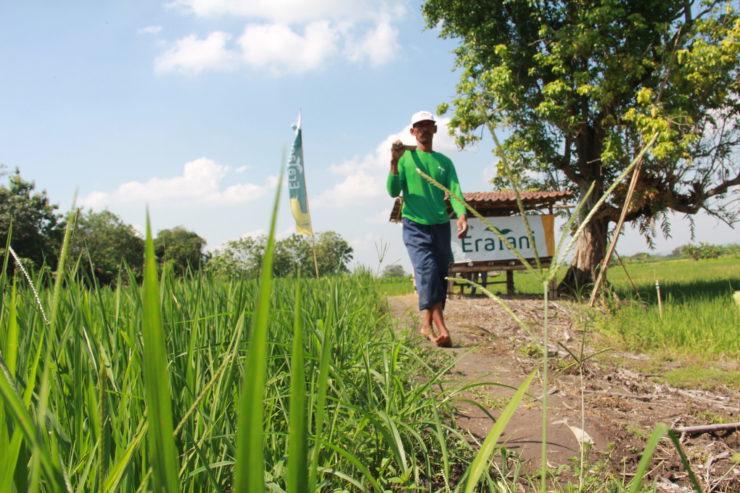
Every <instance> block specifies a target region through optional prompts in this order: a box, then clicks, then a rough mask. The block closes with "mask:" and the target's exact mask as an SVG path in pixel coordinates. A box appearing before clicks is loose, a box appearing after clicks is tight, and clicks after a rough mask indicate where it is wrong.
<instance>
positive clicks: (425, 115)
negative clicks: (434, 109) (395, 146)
mask: <svg viewBox="0 0 740 493" xmlns="http://www.w3.org/2000/svg"><path fill="white" fill-rule="evenodd" d="M424 121H433V122H436V121H437V120H436V119H435V118H434V115H433V114H431V113H429V112H428V111H417V112H416V113H414V115H413V116H412V117H411V126H412V127H413V126H414V125H416V124H417V123H419V122H424Z"/></svg>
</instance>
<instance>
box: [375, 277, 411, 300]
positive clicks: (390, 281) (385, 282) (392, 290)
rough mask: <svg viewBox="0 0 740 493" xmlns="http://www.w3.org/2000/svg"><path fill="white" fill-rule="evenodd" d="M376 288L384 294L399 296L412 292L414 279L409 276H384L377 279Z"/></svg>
mask: <svg viewBox="0 0 740 493" xmlns="http://www.w3.org/2000/svg"><path fill="white" fill-rule="evenodd" d="M378 288H379V289H380V292H381V293H382V294H383V295H385V296H399V295H402V294H410V293H413V292H414V280H413V278H412V277H411V276H399V277H384V278H381V279H378Z"/></svg>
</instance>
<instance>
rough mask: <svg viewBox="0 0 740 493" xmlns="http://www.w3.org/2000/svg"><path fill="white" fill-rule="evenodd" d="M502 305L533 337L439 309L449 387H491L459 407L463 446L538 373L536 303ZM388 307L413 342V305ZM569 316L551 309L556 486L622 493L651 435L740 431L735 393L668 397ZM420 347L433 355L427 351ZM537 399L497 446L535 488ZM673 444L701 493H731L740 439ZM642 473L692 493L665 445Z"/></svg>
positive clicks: (558, 306) (728, 436)
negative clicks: (661, 429) (449, 361)
mask: <svg viewBox="0 0 740 493" xmlns="http://www.w3.org/2000/svg"><path fill="white" fill-rule="evenodd" d="M506 304H507V305H508V306H509V307H510V309H511V311H512V312H513V313H514V314H515V315H516V316H517V317H518V318H519V319H520V320H522V321H523V322H524V323H525V324H527V325H528V326H530V327H531V328H532V329H531V330H530V332H531V333H528V331H527V330H525V329H523V328H522V327H521V326H520V325H519V324H518V323H517V322H516V321H515V320H514V319H513V317H512V316H511V315H510V314H509V313H507V311H506V310H505V309H504V308H503V307H502V306H501V305H500V304H498V303H497V302H495V301H494V300H491V299H488V298H480V297H464V298H457V299H448V301H447V305H446V309H445V320H446V322H447V325H448V328H449V329H450V333H451V335H452V339H453V347H452V348H446V349H441V348H440V349H439V351H444V352H445V353H447V354H449V355H450V356H451V357H452V358H454V359H456V360H457V363H456V364H455V366H454V368H453V370H451V374H450V377H451V379H452V380H454V381H455V383H451V384H449V385H459V384H470V383H476V382H480V383H483V382H489V383H495V384H499V385H484V386H477V387H475V388H473V389H471V390H468V391H466V392H463V393H462V394H461V395H460V400H458V401H457V404H456V422H457V427H458V428H460V429H462V430H463V431H465V432H467V435H468V436H469V437H470V441H471V442H479V443H480V442H482V440H483V439H484V438H485V436H486V434H487V432H488V431H489V429H490V428H491V426H492V423H493V422H492V419H491V417H490V416H489V415H488V414H487V413H490V415H491V416H493V417H494V418H495V417H496V416H498V414H499V413H500V412H501V410H502V409H503V407H504V406H505V405H506V403H507V402H508V400H509V398H510V397H511V396H512V395H513V394H514V391H515V389H516V388H517V387H518V386H519V385H521V383H522V382H523V381H524V379H525V378H526V376H527V375H529V374H530V373H531V372H532V371H534V370H536V369H538V368H540V367H541V363H542V349H541V337H542V335H541V331H542V329H541V327H542V326H543V324H542V320H543V315H544V307H543V301H542V299H535V298H532V297H528V298H525V297H514V298H512V297H509V298H507V299H506ZM389 305H390V309H391V311H392V313H393V314H394V315H395V316H396V317H397V318H398V319H399V320H400V321H401V324H399V326H400V327H402V328H406V329H409V328H410V329H411V330H414V331H415V330H416V328H417V327H418V317H417V313H418V312H417V302H416V296H415V295H405V296H396V297H392V298H389ZM578 313H579V311H578V307H577V306H576V305H574V304H572V303H568V302H565V301H550V302H549V305H548V315H549V327H550V328H549V338H550V348H549V351H548V355H549V356H550V358H549V361H550V364H549V368H550V371H549V389H550V390H549V392H548V396H547V400H548V416H547V423H548V438H547V441H548V447H547V462H548V466H549V467H550V471H551V472H552V473H553V477H554V479H555V481H557V482H559V483H560V484H561V485H564V484H576V485H577V484H579V474H578V471H579V468H580V467H581V466H582V467H583V468H584V469H583V470H584V471H587V473H586V474H585V475H584V478H585V481H586V483H584V485H583V491H599V490H602V489H606V484H607V482H608V480H610V479H616V480H618V481H619V482H621V483H624V484H626V483H627V482H629V481H630V479H631V478H632V475H633V474H634V472H635V471H636V469H637V464H638V463H639V461H640V458H641V456H642V451H643V450H644V448H645V444H646V441H647V439H648V437H649V436H650V434H651V433H652V432H653V430H654V429H655V426H656V425H657V424H658V423H665V424H666V425H668V426H670V427H673V428H674V429H675V428H681V427H688V426H698V425H706V424H712V423H717V422H723V423H737V422H738V421H740V391H738V389H733V388H727V387H723V386H715V387H714V388H713V390H711V391H710V390H700V389H690V388H674V387H671V386H669V385H667V384H665V383H663V382H661V381H660V379H657V378H655V373H646V372H644V371H641V370H640V368H646V367H650V365H646V364H645V362H646V360H647V359H649V358H650V357H649V356H646V355H641V354H630V353H615V352H613V351H607V352H600V348H603V347H604V344H603V342H602V341H598V340H596V339H595V337H596V336H595V335H594V333H592V332H584V331H583V330H581V329H580V328H579V326H578V324H577V323H576V322H577V321H578V319H579V317H578ZM418 340H419V343H420V344H424V345H426V346H429V347H430V348H432V347H434V346H433V344H432V343H431V342H429V341H428V340H426V339H423V338H419V339H418ZM582 355H585V357H584V356H582ZM577 360H580V361H581V364H579V362H578V361H577ZM652 367H653V368H654V365H653V366H652ZM726 368H727V370H728V371H733V372H738V371H740V364H738V362H737V361H731V362H728V363H726ZM653 371H654V370H653ZM540 375H541V372H540ZM542 393H543V391H542V381H541V379H539V380H538V379H537V378H536V379H535V380H534V382H533V383H532V385H531V386H530V389H529V391H528V397H527V398H525V400H524V401H523V402H522V404H521V405H520V406H519V408H518V409H517V411H516V413H515V414H514V416H513V418H512V420H511V421H510V422H509V424H508V426H507V427H506V430H505V432H504V434H503V436H502V438H501V440H500V443H503V445H504V446H505V447H506V449H507V451H508V452H509V453H510V454H511V455H513V456H514V457H516V459H515V460H514V465H515V466H516V467H518V468H519V471H520V474H521V475H524V477H526V476H527V475H530V477H533V475H534V474H535V473H536V471H537V470H538V469H539V466H540V462H541V449H542V446H541V440H542V433H541V430H542ZM470 400H474V401H475V402H477V403H478V404H479V405H480V406H481V407H483V408H484V409H485V411H484V410H483V409H481V408H479V407H477V406H475V405H473V404H472V403H471V402H469V401H470ZM681 443H682V447H683V450H684V452H685V454H686V456H687V458H688V460H689V462H690V464H691V468H692V470H693V472H694V474H695V475H696V477H697V479H698V481H699V482H700V484H701V486H702V489H703V491H705V492H708V491H716V492H740V465H739V464H737V463H736V462H733V456H735V458H734V460H735V461H736V460H737V454H738V453H739V452H740V431H734V432H733V431H721V432H714V433H698V434H691V435H689V434H683V435H682V436H681ZM582 444H583V445H584V446H583V450H582V447H581V445H582ZM507 465H508V466H509V467H511V464H507ZM649 471H650V472H649V475H648V478H649V479H650V480H651V481H653V482H654V484H655V485H656V491H658V492H683V491H693V490H694V489H693V488H692V486H691V483H690V479H689V476H688V473H687V471H686V469H685V468H684V467H683V466H682V464H681V460H680V457H679V455H678V453H677V451H676V448H675V447H674V446H673V444H672V443H671V441H670V440H669V439H668V438H664V439H662V440H661V441H660V442H659V444H658V447H657V449H656V451H655V454H654V455H653V459H652V462H651V464H650V468H649Z"/></svg>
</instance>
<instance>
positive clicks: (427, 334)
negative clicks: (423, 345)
mask: <svg viewBox="0 0 740 493" xmlns="http://www.w3.org/2000/svg"><path fill="white" fill-rule="evenodd" d="M419 333H420V334H421V335H422V336H423V337H426V338H427V339H429V340H430V341H432V342H433V343H435V344H436V343H437V336H435V335H434V334H433V333H432V330H431V329H430V328H429V327H422V328H421V329H420V330H419Z"/></svg>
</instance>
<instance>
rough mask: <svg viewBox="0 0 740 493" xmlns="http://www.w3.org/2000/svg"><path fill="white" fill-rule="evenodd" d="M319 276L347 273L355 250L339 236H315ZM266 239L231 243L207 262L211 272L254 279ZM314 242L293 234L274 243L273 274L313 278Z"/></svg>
mask: <svg viewBox="0 0 740 493" xmlns="http://www.w3.org/2000/svg"><path fill="white" fill-rule="evenodd" d="M315 242H316V244H315V248H316V257H317V263H318V268H319V275H321V276H326V275H335V274H341V273H344V272H348V271H349V269H348V264H349V262H350V261H351V260H352V247H351V246H349V244H348V243H347V242H346V241H345V240H344V239H343V238H342V237H341V236H340V235H339V234H337V233H335V232H333V231H324V232H322V233H317V234H316V235H315ZM266 247H267V237H266V236H265V235H261V236H258V237H244V238H239V239H238V240H234V241H230V242H229V243H227V244H226V246H225V247H224V248H223V249H220V250H217V251H216V252H215V253H214V255H213V257H212V258H211V259H210V260H209V262H208V270H209V271H211V272H214V273H216V274H217V275H222V276H226V277H234V278H255V277H257V276H259V273H260V269H261V268H262V259H263V257H264V254H265V248H266ZM311 248H312V246H311V242H310V240H308V239H307V238H306V237H305V236H303V235H299V234H295V233H294V234H292V235H290V236H289V237H287V238H285V239H282V240H278V241H276V242H275V251H274V257H273V267H272V269H273V275H274V276H276V277H296V276H298V275H300V276H303V277H312V276H314V275H315V274H314V272H315V268H314V261H313V254H312V252H311Z"/></svg>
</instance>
